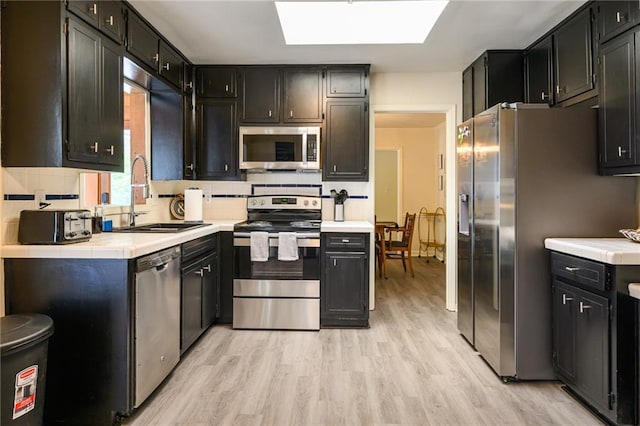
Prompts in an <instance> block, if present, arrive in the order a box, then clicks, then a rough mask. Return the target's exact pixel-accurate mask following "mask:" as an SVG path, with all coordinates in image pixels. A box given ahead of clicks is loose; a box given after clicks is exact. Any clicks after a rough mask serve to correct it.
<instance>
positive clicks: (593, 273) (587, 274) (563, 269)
mask: <svg viewBox="0 0 640 426" xmlns="http://www.w3.org/2000/svg"><path fill="white" fill-rule="evenodd" d="M606 272H607V271H606V265H604V264H603V263H599V262H594V261H591V260H586V259H581V258H578V257H574V256H568V255H565V254H560V253H555V252H554V253H551V273H552V274H553V275H556V276H558V277H563V278H565V279H567V280H570V281H572V282H575V283H580V284H582V285H584V286H586V287H589V288H594V289H596V290H600V291H605V290H608V289H609V287H610V284H609V282H608V280H607V279H606Z"/></svg>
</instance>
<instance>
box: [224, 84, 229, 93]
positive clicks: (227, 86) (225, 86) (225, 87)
mask: <svg viewBox="0 0 640 426" xmlns="http://www.w3.org/2000/svg"><path fill="white" fill-rule="evenodd" d="M224 91H225V92H227V93H228V92H229V85H228V84H225V85H224Z"/></svg>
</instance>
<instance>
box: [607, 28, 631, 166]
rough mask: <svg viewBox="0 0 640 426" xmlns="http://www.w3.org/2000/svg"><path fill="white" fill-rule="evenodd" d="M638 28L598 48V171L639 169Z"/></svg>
mask: <svg viewBox="0 0 640 426" xmlns="http://www.w3.org/2000/svg"><path fill="white" fill-rule="evenodd" d="M639 37H640V30H636V31H635V32H633V31H632V32H628V33H625V34H623V35H621V36H619V37H616V38H615V39H613V40H611V41H609V42H608V43H606V44H604V45H603V46H602V47H601V48H600V100H599V102H600V105H599V113H600V126H599V128H600V138H599V140H600V155H599V158H600V172H601V173H604V174H614V173H633V172H634V171H635V172H637V171H638V166H639V165H640V161H639V160H640V159H639V158H638V149H639V146H638V145H640V138H639V137H638V136H639V133H638V116H637V115H638V102H640V99H638V96H639V95H638V93H637V89H638V87H639V86H638V84H640V81H639V79H640V77H639V74H640V72H639V69H638V60H639V58H640V51H639V47H638V44H639Z"/></svg>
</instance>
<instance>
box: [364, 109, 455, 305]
mask: <svg viewBox="0 0 640 426" xmlns="http://www.w3.org/2000/svg"><path fill="white" fill-rule="evenodd" d="M377 112H387V113H388V112H393V113H444V114H445V115H446V125H445V138H446V150H445V173H446V179H445V196H446V205H445V208H446V221H447V226H446V239H447V245H446V248H445V256H446V264H445V273H446V278H445V282H446V284H445V285H446V291H445V308H446V309H447V310H449V311H456V310H457V305H458V303H457V288H456V287H457V286H456V283H457V279H456V278H457V277H456V274H457V262H456V259H457V253H456V248H457V247H456V241H457V234H456V209H457V206H456V141H455V129H456V106H455V105H372V106H371V115H370V117H371V120H370V121H371V123H370V127H369V129H370V131H369V134H370V135H373V138H372V140H371V142H370V143H371V144H372V145H373V147H374V150H373V151H374V154H375V114H376V113H377ZM373 180H374V182H373V184H374V185H375V173H374V175H373Z"/></svg>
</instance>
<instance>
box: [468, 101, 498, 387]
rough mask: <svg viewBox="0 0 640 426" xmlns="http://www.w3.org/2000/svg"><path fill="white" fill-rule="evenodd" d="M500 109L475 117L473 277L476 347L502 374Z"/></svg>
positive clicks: (493, 109)
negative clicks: (499, 256) (499, 255)
mask: <svg viewBox="0 0 640 426" xmlns="http://www.w3.org/2000/svg"><path fill="white" fill-rule="evenodd" d="M498 118H499V117H498V110H497V109H496V108H492V109H490V110H487V111H485V112H484V113H482V114H479V115H477V116H476V117H475V119H474V173H475V175H474V191H473V192H474V221H473V222H474V223H473V229H474V247H473V256H474V262H473V280H474V297H475V299H474V308H475V347H476V349H477V350H478V352H480V354H481V355H482V356H483V357H484V358H485V360H486V361H487V362H488V363H489V365H490V366H491V367H492V368H493V369H494V370H495V371H496V372H497V373H498V374H499V375H503V374H502V372H501V371H499V369H500V291H499V283H500V276H499V261H498V260H499V258H498V253H499V232H498V230H499V221H500V216H499V213H500V157H499V153H500V143H499V123H498Z"/></svg>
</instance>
